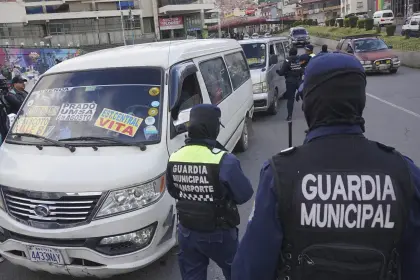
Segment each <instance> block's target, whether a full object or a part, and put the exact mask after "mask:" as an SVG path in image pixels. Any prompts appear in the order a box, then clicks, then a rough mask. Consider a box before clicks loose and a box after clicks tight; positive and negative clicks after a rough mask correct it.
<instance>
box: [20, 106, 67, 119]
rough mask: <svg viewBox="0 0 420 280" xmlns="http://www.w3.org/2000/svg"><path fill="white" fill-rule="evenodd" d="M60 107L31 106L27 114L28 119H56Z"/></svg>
mask: <svg viewBox="0 0 420 280" xmlns="http://www.w3.org/2000/svg"><path fill="white" fill-rule="evenodd" d="M59 110H60V106H30V107H29V108H28V109H27V111H26V112H25V116H26V117H55V116H57V114H58V111H59Z"/></svg>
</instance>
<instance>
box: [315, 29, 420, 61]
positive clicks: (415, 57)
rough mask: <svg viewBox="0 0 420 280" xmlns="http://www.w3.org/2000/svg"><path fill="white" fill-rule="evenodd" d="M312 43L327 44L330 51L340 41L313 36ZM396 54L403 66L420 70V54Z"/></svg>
mask: <svg viewBox="0 0 420 280" xmlns="http://www.w3.org/2000/svg"><path fill="white" fill-rule="evenodd" d="M311 42H312V43H313V44H314V45H318V46H322V45H324V44H326V45H327V46H328V48H329V49H332V50H335V49H336V48H337V44H338V41H336V40H332V39H326V38H319V37H315V36H312V35H311ZM393 51H394V53H395V54H396V55H397V56H398V57H399V59H400V60H401V64H402V65H404V66H407V67H411V68H420V52H404V51H398V50H393Z"/></svg>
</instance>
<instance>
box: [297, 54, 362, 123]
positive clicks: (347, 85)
mask: <svg viewBox="0 0 420 280" xmlns="http://www.w3.org/2000/svg"><path fill="white" fill-rule="evenodd" d="M365 105H366V75H365V73H364V69H363V67H362V66H361V64H360V62H359V61H358V60H357V59H356V58H354V57H353V56H350V55H347V54H336V53H334V54H325V55H323V56H319V57H315V58H312V59H311V63H309V64H308V67H307V68H306V71H305V81H304V89H303V106H302V108H303V111H304V114H305V118H306V122H307V124H308V127H309V131H311V130H313V129H315V128H317V127H320V126H331V125H342V124H349V125H355V124H356V125H360V127H361V128H362V130H363V131H364V130H365V129H364V124H365V120H364V119H363V117H362V114H363V110H364V108H365Z"/></svg>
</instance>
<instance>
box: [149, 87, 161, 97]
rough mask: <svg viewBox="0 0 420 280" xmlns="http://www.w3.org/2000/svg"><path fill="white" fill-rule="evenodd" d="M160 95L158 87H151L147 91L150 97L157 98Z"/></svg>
mask: <svg viewBox="0 0 420 280" xmlns="http://www.w3.org/2000/svg"><path fill="white" fill-rule="evenodd" d="M159 93H160V89H159V88H158V87H152V88H151V89H149V94H150V95H151V96H157V95H159Z"/></svg>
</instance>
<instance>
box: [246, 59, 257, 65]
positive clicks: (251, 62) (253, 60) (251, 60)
mask: <svg viewBox="0 0 420 280" xmlns="http://www.w3.org/2000/svg"><path fill="white" fill-rule="evenodd" d="M247 61H248V64H254V63H258V59H257V58H248V59H247Z"/></svg>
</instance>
